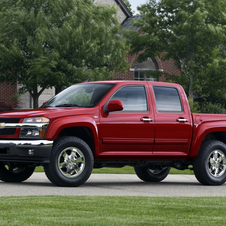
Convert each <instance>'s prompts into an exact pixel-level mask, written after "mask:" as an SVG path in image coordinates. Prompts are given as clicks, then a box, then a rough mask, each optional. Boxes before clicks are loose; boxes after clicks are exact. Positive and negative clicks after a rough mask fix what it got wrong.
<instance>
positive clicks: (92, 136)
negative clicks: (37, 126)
mask: <svg viewBox="0 0 226 226" xmlns="http://www.w3.org/2000/svg"><path fill="white" fill-rule="evenodd" d="M63 136H74V137H78V138H80V139H82V140H83V141H85V142H86V143H87V144H88V145H89V147H90V149H91V150H92V152H93V155H94V156H96V155H97V154H98V150H99V142H98V141H99V134H98V128H97V124H96V122H95V121H94V120H91V119H90V118H89V117H79V119H77V120H76V121H75V120H73V118H67V119H62V120H56V121H55V122H53V123H52V124H51V125H50V127H49V128H48V131H47V134H46V139H50V140H54V143H55V142H56V141H57V140H58V139H59V138H61V137H63Z"/></svg>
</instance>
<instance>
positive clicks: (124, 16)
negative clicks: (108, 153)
mask: <svg viewBox="0 0 226 226" xmlns="http://www.w3.org/2000/svg"><path fill="white" fill-rule="evenodd" d="M93 2H94V3H95V4H101V5H110V6H114V7H116V8H117V9H118V11H117V18H118V20H119V22H120V23H121V24H122V29H124V28H126V29H133V30H137V31H139V28H137V27H134V26H133V25H132V24H131V22H132V20H134V19H137V18H139V17H140V16H139V15H138V16H132V13H131V12H130V11H129V9H128V8H127V7H126V5H125V4H124V2H123V0H94V1H93ZM138 56H139V54H134V55H128V56H127V57H128V62H129V65H130V66H129V68H128V70H127V72H126V73H122V72H118V73H116V74H115V79H116V80H122V79H123V80H152V78H150V77H147V75H146V73H145V72H146V71H148V70H160V71H165V72H169V73H172V74H176V75H179V74H180V73H181V72H180V69H179V68H177V67H176V66H175V65H174V62H173V60H168V61H161V60H160V59H159V58H156V59H148V60H147V61H145V62H142V63H137V58H138ZM19 88H20V85H18V84H15V85H7V84H6V83H2V84H0V110H1V108H7V107H8V108H9V109H11V108H20V109H29V108H32V106H33V104H32V98H31V96H30V94H29V93H25V94H23V95H21V96H20V97H19V98H18V99H17V101H16V98H15V97H16V94H17V91H18V90H19ZM54 95H55V89H54V88H53V89H46V90H45V91H44V92H43V93H42V95H41V96H40V97H39V106H40V105H42V103H43V102H44V101H47V100H48V99H50V98H51V97H52V96H54ZM1 106H2V107H1ZM6 110H8V109H6Z"/></svg>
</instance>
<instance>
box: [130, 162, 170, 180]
mask: <svg viewBox="0 0 226 226" xmlns="http://www.w3.org/2000/svg"><path fill="white" fill-rule="evenodd" d="M134 170H135V172H136V174H137V176H138V177H139V178H140V179H141V180H143V181H145V182H160V181H162V180H164V179H165V178H166V177H167V175H168V174H169V171H170V167H169V166H167V167H162V166H154V167H151V168H150V167H134Z"/></svg>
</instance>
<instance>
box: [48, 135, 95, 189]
mask: <svg viewBox="0 0 226 226" xmlns="http://www.w3.org/2000/svg"><path fill="white" fill-rule="evenodd" d="M93 162H94V160H93V154H92V151H91V149H90V147H89V146H88V145H87V144H86V143H85V142H84V141H83V140H81V139H80V138H77V137H70V136H67V137H62V138H61V139H60V140H59V141H58V142H57V143H56V144H55V145H54V147H53V150H52V154H51V157H50V163H49V164H47V165H45V166H44V170H45V174H46V176H47V177H48V179H49V180H50V181H51V182H52V183H53V184H55V185H58V186H70V187H76V186H79V185H81V184H83V183H85V181H86V180H88V178H89V177H90V175H91V172H92V169H93Z"/></svg>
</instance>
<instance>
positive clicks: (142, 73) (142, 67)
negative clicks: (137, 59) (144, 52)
mask: <svg viewBox="0 0 226 226" xmlns="http://www.w3.org/2000/svg"><path fill="white" fill-rule="evenodd" d="M157 70H158V65H157V62H156V61H155V60H152V59H151V58H149V59H148V60H146V61H143V62H142V63H136V64H135V67H134V80H141V81H157V79H156V78H154V77H153V74H152V73H151V72H153V71H157Z"/></svg>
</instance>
